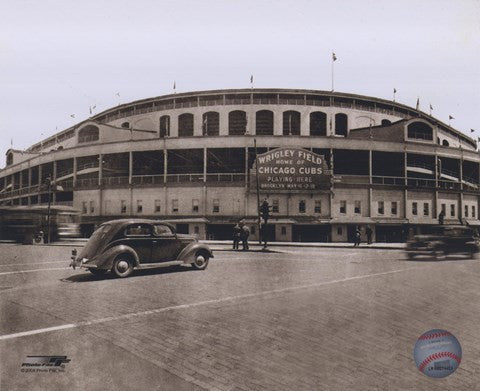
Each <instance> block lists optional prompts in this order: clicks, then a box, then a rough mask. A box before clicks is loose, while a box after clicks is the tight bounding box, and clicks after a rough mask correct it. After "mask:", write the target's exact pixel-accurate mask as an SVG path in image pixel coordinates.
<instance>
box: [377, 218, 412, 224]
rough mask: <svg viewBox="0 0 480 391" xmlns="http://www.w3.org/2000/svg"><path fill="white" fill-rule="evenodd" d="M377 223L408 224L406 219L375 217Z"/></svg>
mask: <svg viewBox="0 0 480 391" xmlns="http://www.w3.org/2000/svg"><path fill="white" fill-rule="evenodd" d="M375 222H376V223H377V224H381V225H400V224H408V219H388V218H386V219H375Z"/></svg>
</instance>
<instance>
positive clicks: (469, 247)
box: [406, 225, 479, 259]
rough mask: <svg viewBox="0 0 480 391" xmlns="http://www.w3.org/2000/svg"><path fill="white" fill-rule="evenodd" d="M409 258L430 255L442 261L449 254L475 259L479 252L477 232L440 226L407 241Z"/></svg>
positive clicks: (463, 227) (469, 229)
mask: <svg viewBox="0 0 480 391" xmlns="http://www.w3.org/2000/svg"><path fill="white" fill-rule="evenodd" d="M406 251H407V256H408V258H410V259H412V258H414V257H415V256H417V255H429V256H431V257H434V258H436V259H441V258H443V257H445V256H446V255H449V254H465V255H468V256H469V257H470V258H474V257H475V254H476V253H477V252H478V251H479V245H478V236H477V232H476V231H475V230H474V229H472V228H470V227H466V226H448V225H447V226H443V225H441V226H438V227H435V229H434V230H433V231H432V232H431V233H430V234H426V235H416V236H414V237H413V239H411V240H409V241H407V246H406Z"/></svg>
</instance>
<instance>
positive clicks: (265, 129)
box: [255, 110, 273, 135]
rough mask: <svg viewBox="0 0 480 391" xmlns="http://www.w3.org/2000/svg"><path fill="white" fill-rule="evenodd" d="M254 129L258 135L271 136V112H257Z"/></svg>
mask: <svg viewBox="0 0 480 391" xmlns="http://www.w3.org/2000/svg"><path fill="white" fill-rule="evenodd" d="M255 128H256V133H257V134H259V135H273V111H270V110H260V111H257V113H256V127H255Z"/></svg>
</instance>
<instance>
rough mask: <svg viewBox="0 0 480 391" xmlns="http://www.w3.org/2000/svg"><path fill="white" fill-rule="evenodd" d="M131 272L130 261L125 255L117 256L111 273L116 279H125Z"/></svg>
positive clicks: (131, 264)
mask: <svg viewBox="0 0 480 391" xmlns="http://www.w3.org/2000/svg"><path fill="white" fill-rule="evenodd" d="M132 272H133V262H132V259H131V258H130V257H129V256H127V255H119V256H118V257H117V258H115V261H114V262H113V266H112V273H114V274H115V275H116V276H117V277H120V278H125V277H128V276H129V275H130V274H132Z"/></svg>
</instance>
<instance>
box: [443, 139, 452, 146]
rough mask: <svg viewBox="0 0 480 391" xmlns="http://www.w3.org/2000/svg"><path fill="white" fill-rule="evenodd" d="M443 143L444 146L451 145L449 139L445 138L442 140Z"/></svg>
mask: <svg viewBox="0 0 480 391" xmlns="http://www.w3.org/2000/svg"><path fill="white" fill-rule="evenodd" d="M442 145H443V146H444V147H449V146H450V143H449V142H448V140H443V141H442Z"/></svg>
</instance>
